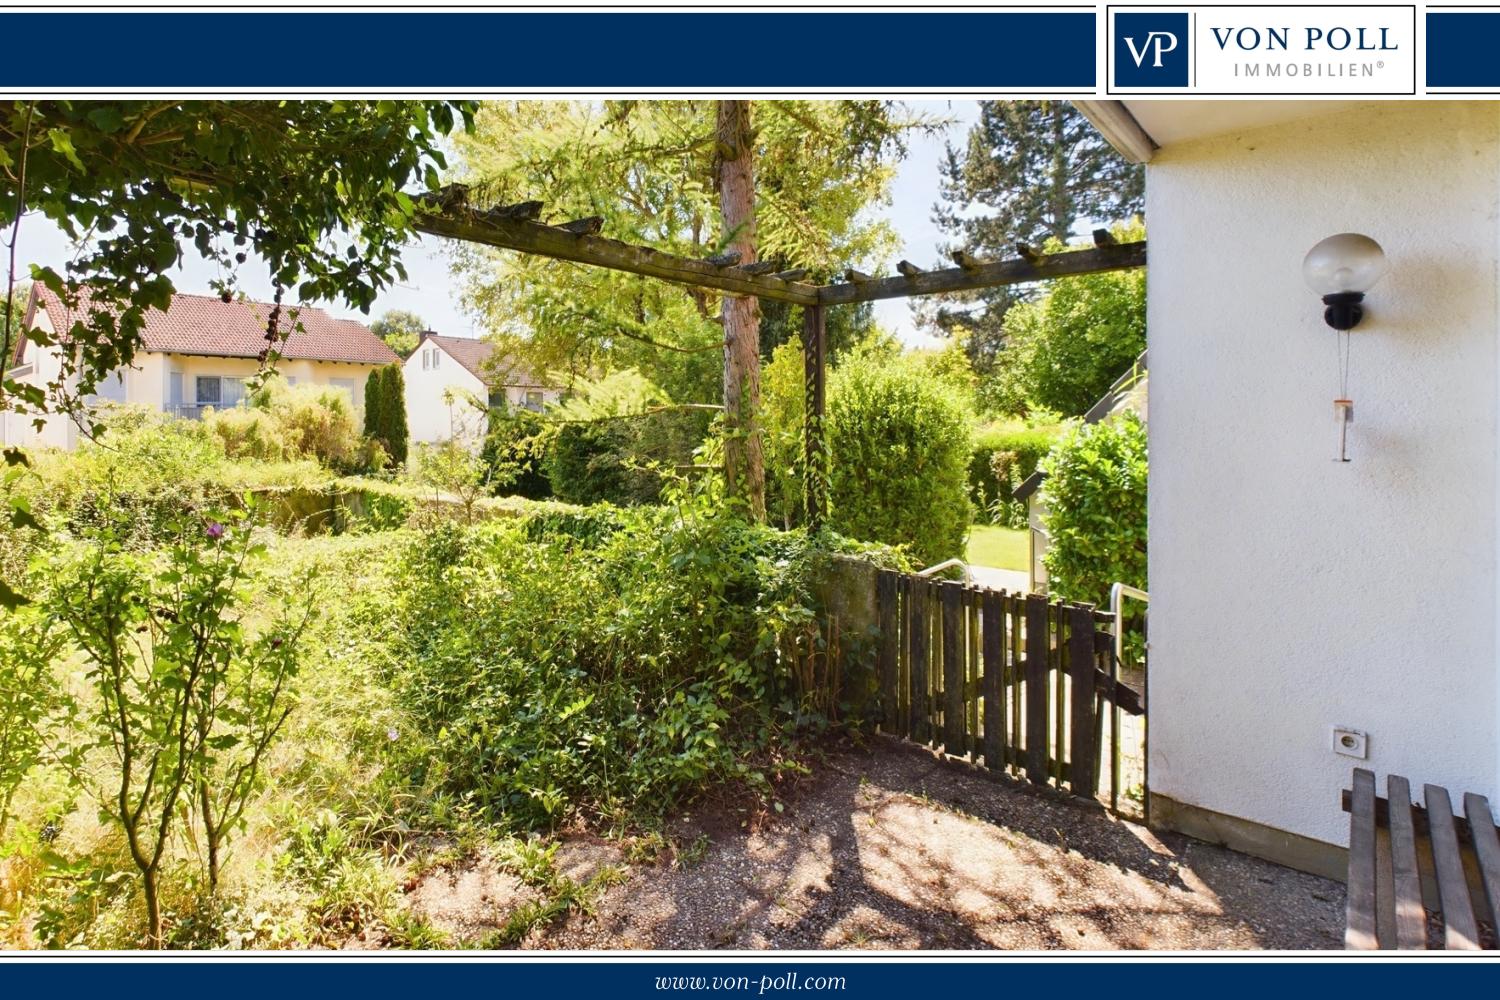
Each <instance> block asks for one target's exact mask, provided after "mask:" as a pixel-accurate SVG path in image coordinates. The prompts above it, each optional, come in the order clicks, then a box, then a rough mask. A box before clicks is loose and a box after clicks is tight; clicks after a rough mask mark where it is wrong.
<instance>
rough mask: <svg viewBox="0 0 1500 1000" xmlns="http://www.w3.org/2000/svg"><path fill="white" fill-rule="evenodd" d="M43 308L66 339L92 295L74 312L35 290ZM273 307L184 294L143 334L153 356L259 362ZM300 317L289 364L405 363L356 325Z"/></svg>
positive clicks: (310, 311) (287, 352)
mask: <svg viewBox="0 0 1500 1000" xmlns="http://www.w3.org/2000/svg"><path fill="white" fill-rule="evenodd" d="M32 288H33V289H34V295H35V296H36V300H37V304H38V305H40V306H41V307H42V308H44V309H46V311H47V318H48V320H49V321H50V322H51V324H52V328H53V330H55V331H56V332H58V333H59V334H61V335H66V334H67V331H68V330H69V328H71V327H72V325H73V323H74V322H75V321H76V320H78V319H81V318H83V317H85V316H86V315H87V313H88V311H89V310H88V298H87V292H86V291H85V293H84V295H83V296H81V298H80V301H79V305H78V307H77V308H75V309H71V310H70V309H69V308H68V307H67V306H66V305H65V304H64V303H63V301H62V300H61V299H59V298H58V297H57V295H56V294H55V293H53V292H52V291H50V290H49V289H46V288H44V287H42V285H41V284H40V283H37V284H33V285H32ZM272 308H274V307H273V306H272V305H271V304H270V303H267V302H248V301H240V300H235V301H232V302H225V301H223V300H222V299H219V298H217V297H214V296H208V295H190V294H186V293H178V294H176V295H174V296H172V304H171V306H169V307H168V309H167V310H166V311H165V312H163V311H161V310H159V309H148V310H147V311H146V325H145V329H144V331H143V333H142V337H143V340H144V347H145V349H146V350H148V351H155V352H158V353H163V354H196V355H205V356H211V357H222V358H255V357H259V356H260V352H261V350H262V349H263V348H264V347H265V346H266V339H265V337H266V322H267V320H268V319H269V318H270V312H271V309H272ZM294 313H295V316H296V322H297V324H298V325H299V326H300V327H301V328H300V329H293V330H292V332H291V333H290V334H288V335H287V337H286V340H285V341H284V342H283V343H282V345H281V348H280V353H281V356H282V357H283V358H287V359H293V360H307V361H343V362H349V363H352V364H360V365H384V364H390V363H391V362H393V361H399V360H400V359H399V358H397V357H396V353H395V352H394V351H392V350H391V349H390V348H389V347H387V346H386V344H385V342H384V341H383V340H381V339H380V338H379V337H377V336H375V334H374V333H372V332H371V331H370V328H369V327H367V326H365V325H364V324H363V323H360V322H358V321H356V320H351V319H338V318H336V317H333V316H330V315H328V313H326V312H324V311H323V310H322V309H319V308H317V307H316V306H287V307H285V308H284V309H283V321H284V322H290V320H291V318H292V315H293V314H294Z"/></svg>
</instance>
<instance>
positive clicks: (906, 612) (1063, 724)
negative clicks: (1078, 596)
mask: <svg viewBox="0 0 1500 1000" xmlns="http://www.w3.org/2000/svg"><path fill="white" fill-rule="evenodd" d="M876 600H877V613H878V615H879V627H880V647H879V656H878V660H877V670H878V673H879V679H880V692H881V701H880V708H881V729H882V730H883V731H884V732H888V733H893V734H895V735H898V736H901V737H904V738H907V739H911V740H914V741H916V742H918V743H925V744H928V745H930V746H932V747H934V748H937V747H941V748H942V750H943V751H944V752H945V753H947V754H949V755H952V756H958V757H967V758H968V759H969V760H970V761H972V762H974V763H976V764H978V763H981V762H982V763H983V766H984V767H986V768H988V769H990V770H992V771H998V772H1002V773H1005V772H1009V773H1013V774H1016V775H1018V776H1022V777H1025V778H1026V779H1027V780H1029V781H1033V782H1037V783H1039V784H1052V785H1056V786H1058V787H1064V786H1066V787H1067V788H1068V789H1069V790H1070V791H1072V792H1073V793H1074V794H1075V795H1083V796H1088V797H1091V798H1092V797H1094V796H1096V795H1097V794H1098V790H1099V778H1100V771H1101V768H1100V761H1101V749H1102V747H1103V745H1104V736H1105V734H1104V732H1103V725H1104V721H1105V717H1106V716H1107V715H1114V713H1115V710H1116V709H1118V710H1121V711H1124V712H1126V713H1129V714H1131V715H1144V714H1145V709H1144V706H1143V705H1142V703H1141V700H1140V697H1139V696H1138V695H1137V694H1136V692H1135V691H1134V690H1133V689H1131V688H1130V687H1128V686H1127V685H1125V684H1123V683H1121V682H1120V681H1119V680H1118V679H1117V670H1116V665H1115V664H1114V662H1113V660H1114V651H1113V650H1114V640H1113V636H1112V634H1111V633H1110V632H1108V631H1107V630H1106V629H1105V628H1104V627H1103V626H1104V625H1105V624H1106V623H1107V622H1109V618H1108V616H1106V615H1103V614H1101V613H1100V612H1098V611H1096V610H1095V609H1094V608H1092V607H1089V606H1088V605H1083V604H1072V603H1067V602H1061V601H1049V600H1048V599H1047V598H1045V597H1042V596H1039V595H1021V594H1011V593H1008V592H1005V591H995V590H987V589H983V588H980V587H974V586H967V585H965V584H962V583H956V582H951V581H944V580H929V579H924V578H922V577H916V576H909V575H907V574H903V573H893V572H886V571H882V572H881V573H880V574H879V575H878V577H877V580H876ZM1111 723H1112V724H1111V729H1110V740H1109V743H1110V748H1111V752H1110V758H1111V767H1110V768H1109V775H1110V789H1109V793H1110V801H1111V803H1112V804H1113V803H1116V802H1117V800H1118V797H1119V794H1120V792H1121V789H1120V769H1119V759H1120V757H1119V747H1120V736H1119V732H1120V727H1119V719H1118V716H1115V717H1114V718H1113V719H1112V720H1111Z"/></svg>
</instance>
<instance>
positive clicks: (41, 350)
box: [0, 285, 398, 448]
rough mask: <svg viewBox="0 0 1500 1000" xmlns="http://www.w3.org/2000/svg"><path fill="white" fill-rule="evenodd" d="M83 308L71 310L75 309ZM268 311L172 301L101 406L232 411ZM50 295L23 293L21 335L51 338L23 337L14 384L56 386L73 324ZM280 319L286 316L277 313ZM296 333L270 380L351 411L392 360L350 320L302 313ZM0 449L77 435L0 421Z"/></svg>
mask: <svg viewBox="0 0 1500 1000" xmlns="http://www.w3.org/2000/svg"><path fill="white" fill-rule="evenodd" d="M84 308H86V307H85V306H80V307H78V310H82V309H84ZM271 308H272V306H271V305H270V304H268V303H258V302H240V301H235V302H222V301H220V300H219V299H218V298H216V297H211V296H204V295H185V294H180V295H176V296H174V297H173V299H172V303H171V306H170V307H169V308H168V309H167V310H166V311H165V312H162V311H160V310H151V311H149V312H148V313H147V314H146V328H145V331H144V333H143V338H144V343H143V346H142V349H141V350H140V351H139V352H137V354H136V356H135V358H134V360H133V361H132V363H131V365H130V366H129V367H127V368H122V369H120V370H119V371H116V372H115V373H114V374H113V375H111V376H110V377H109V378H107V379H105V380H104V382H103V383H102V384H100V385H99V386H98V387H97V389H96V392H95V398H97V399H98V400H101V401H109V402H118V403H130V404H136V405H143V406H148V407H150V408H152V409H155V410H160V411H162V412H164V413H170V414H173V415H175V416H180V417H186V418H191V419H196V418H197V417H198V416H200V415H201V414H202V413H203V411H204V410H206V409H208V408H209V407H212V408H214V409H223V408H225V407H228V406H234V405H235V404H236V403H238V402H240V400H241V399H242V398H243V396H244V384H245V381H246V380H247V379H249V378H250V377H251V376H253V375H255V373H256V372H257V371H259V369H260V361H259V359H258V357H257V355H258V354H259V352H260V350H261V348H263V347H264V346H265V340H264V336H265V329H266V317H267V315H268V314H269V312H270V310H271ZM78 310H70V309H69V308H68V307H67V306H66V305H65V304H64V303H63V302H62V301H60V300H59V299H58V298H57V296H55V295H53V294H52V293H51V292H48V291H46V290H45V289H42V288H40V286H38V285H33V286H32V297H31V300H30V302H29V303H28V306H27V318H26V328H27V329H32V328H37V329H41V330H44V331H46V332H48V333H49V334H52V335H53V339H54V341H55V343H54V344H53V345H52V346H49V347H42V346H41V345H39V344H36V343H33V342H31V341H30V340H28V339H27V338H25V337H22V338H21V339H20V342H19V343H18V344H17V345H16V348H15V351H14V353H13V354H12V356H11V358H10V359H9V363H10V366H9V374H10V376H11V377H12V378H14V379H16V380H17V381H20V382H23V383H27V384H32V385H39V386H45V385H47V384H48V383H51V382H54V381H56V379H57V378H58V376H59V373H60V372H61V370H62V362H63V357H64V355H63V354H62V353H61V352H62V351H65V350H67V347H66V346H65V345H66V342H67V336H66V335H67V331H68V330H69V328H70V327H71V326H72V324H73V323H74V322H75V321H76V319H77V318H78V316H77V312H78ZM287 312H288V316H290V312H291V311H290V310H288V311H287ZM296 318H297V323H298V324H300V327H301V328H300V329H295V330H293V331H292V332H291V333H290V334H289V335H288V336H287V338H286V340H285V342H284V343H283V345H282V358H281V360H280V361H279V362H278V363H277V370H278V372H279V373H280V374H281V375H282V376H283V377H284V378H286V380H287V381H288V382H290V383H292V384H293V385H298V384H304V385H329V386H335V387H337V388H341V389H344V390H346V391H347V392H348V393H349V397H350V399H351V401H352V402H353V403H354V405H355V407H356V408H358V407H361V406H363V405H364V387H365V379H366V378H367V377H368V376H369V373H370V372H371V370H373V369H374V368H376V367H379V366H380V365H385V364H390V363H392V362H395V361H397V360H398V358H397V357H396V355H395V353H394V352H393V351H392V350H391V349H390V348H389V347H387V346H386V345H385V343H384V342H382V341H381V340H380V338H379V337H377V336H375V334H374V333H372V332H370V330H369V328H367V327H365V326H364V325H363V324H361V323H357V322H354V321H353V320H343V319H337V318H335V317H332V316H330V315H328V314H327V313H326V312H324V311H323V310H321V309H317V308H313V307H309V306H302V307H299V308H298V310H297V313H296ZM0 442H3V443H5V444H12V445H25V446H42V447H55V448H72V447H74V446H75V445H76V444H77V442H78V427H77V425H76V424H75V423H74V422H73V421H72V420H69V419H67V418H65V417H61V416H54V417H51V418H49V419H48V420H47V421H46V422H45V424H44V425H43V427H42V428H41V429H40V430H38V429H36V427H35V426H34V425H33V423H32V417H31V416H30V415H27V414H20V413H14V412H6V413H4V414H0Z"/></svg>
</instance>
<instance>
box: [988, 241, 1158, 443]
mask: <svg viewBox="0 0 1500 1000" xmlns="http://www.w3.org/2000/svg"><path fill="white" fill-rule="evenodd" d="M1112 231H1113V232H1114V234H1115V236H1116V238H1117V239H1119V240H1121V241H1122V242H1124V241H1130V240H1141V239H1145V237H1146V231H1145V227H1144V226H1142V225H1141V224H1140V223H1139V222H1135V223H1131V224H1128V225H1117V226H1115V227H1114V228H1113V230H1112ZM1065 249H1067V248H1066V247H1065V246H1064V245H1063V244H1062V243H1060V242H1058V241H1056V240H1051V241H1048V244H1047V250H1048V252H1057V251H1061V250H1065ZM1004 325H1005V349H1004V350H1003V351H1001V352H1000V353H999V354H998V355H997V357H996V372H995V375H994V376H993V377H992V378H991V379H990V380H988V381H987V382H986V383H985V384H984V385H983V386H982V387H981V389H980V395H981V398H982V403H983V406H984V408H985V409H986V410H993V411H996V412H1000V413H1028V412H1031V411H1032V410H1034V409H1036V408H1043V409H1050V410H1056V411H1058V412H1059V413H1062V414H1065V415H1068V416H1079V415H1082V414H1083V413H1085V412H1086V411H1087V410H1088V408H1089V407H1090V406H1092V405H1094V403H1095V401H1096V400H1098V399H1099V397H1100V396H1103V395H1104V393H1105V392H1107V391H1108V390H1109V387H1110V385H1111V384H1112V383H1113V382H1114V380H1115V379H1117V378H1119V377H1120V375H1121V374H1122V373H1124V372H1125V371H1126V370H1128V369H1129V368H1130V365H1131V362H1133V361H1135V359H1136V358H1137V357H1138V356H1139V355H1140V353H1141V352H1142V351H1144V350H1145V349H1146V272H1145V270H1144V269H1143V268H1135V269H1131V270H1126V271H1106V272H1102V273H1099V274H1086V275H1077V276H1074V277H1069V278H1058V279H1056V280H1055V281H1050V282H1048V283H1047V287H1046V289H1045V290H1044V291H1043V292H1042V294H1041V295H1040V296H1039V297H1038V298H1036V299H1033V300H1030V301H1025V302H1018V303H1016V304H1015V305H1013V306H1011V307H1010V309H1009V310H1007V311H1006V313H1005V320H1004Z"/></svg>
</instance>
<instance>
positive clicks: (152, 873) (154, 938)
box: [141, 868, 163, 948]
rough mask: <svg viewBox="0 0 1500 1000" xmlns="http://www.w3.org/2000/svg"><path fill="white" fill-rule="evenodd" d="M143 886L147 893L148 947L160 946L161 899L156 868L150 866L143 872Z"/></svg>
mask: <svg viewBox="0 0 1500 1000" xmlns="http://www.w3.org/2000/svg"><path fill="white" fill-rule="evenodd" d="M141 888H142V889H143V890H145V893H146V947H148V948H160V947H161V946H162V943H163V942H162V933H161V900H160V899H159V898H158V897H157V894H156V869H155V868H148V869H146V870H145V871H143V872H141Z"/></svg>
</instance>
